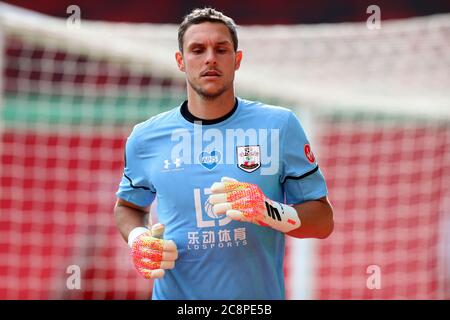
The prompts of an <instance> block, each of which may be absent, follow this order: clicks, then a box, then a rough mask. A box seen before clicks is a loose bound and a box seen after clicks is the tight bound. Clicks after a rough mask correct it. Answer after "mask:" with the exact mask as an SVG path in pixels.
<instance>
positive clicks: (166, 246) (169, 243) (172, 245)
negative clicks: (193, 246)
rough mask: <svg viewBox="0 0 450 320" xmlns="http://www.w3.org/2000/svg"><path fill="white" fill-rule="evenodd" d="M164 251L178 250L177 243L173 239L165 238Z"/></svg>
mask: <svg viewBox="0 0 450 320" xmlns="http://www.w3.org/2000/svg"><path fill="white" fill-rule="evenodd" d="M163 241H164V243H163V251H177V245H176V244H175V242H173V240H163Z"/></svg>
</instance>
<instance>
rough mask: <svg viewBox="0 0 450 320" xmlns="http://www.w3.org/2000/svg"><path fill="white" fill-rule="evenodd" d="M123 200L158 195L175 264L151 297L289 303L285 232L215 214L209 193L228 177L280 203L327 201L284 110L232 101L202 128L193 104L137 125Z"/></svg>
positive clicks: (296, 126)
mask: <svg viewBox="0 0 450 320" xmlns="http://www.w3.org/2000/svg"><path fill="white" fill-rule="evenodd" d="M125 149H126V152H125V169H124V175H123V178H122V181H121V183H120V187H119V190H118V192H117V196H118V197H119V198H121V199H124V200H126V201H129V202H132V203H134V204H136V205H139V206H148V205H150V204H151V203H152V201H153V200H154V199H155V197H157V212H158V220H159V222H160V223H163V224H164V225H165V226H166V231H165V235H164V238H165V239H172V240H173V241H174V242H175V243H176V245H177V247H178V253H179V258H178V259H177V260H176V262H175V268H174V269H172V270H166V274H165V276H164V277H163V278H161V279H157V280H155V281H154V288H153V299H171V300H175V299H284V298H285V287H284V274H283V260H284V247H285V235H284V234H283V233H281V232H279V231H276V230H274V229H271V228H268V227H261V226H257V225H254V224H252V223H246V222H238V221H232V220H230V219H229V218H227V217H226V216H216V215H214V213H213V211H212V207H211V205H209V203H208V202H207V199H208V196H209V194H210V190H209V187H210V186H211V185H212V184H213V183H214V182H217V181H220V179H221V178H222V177H223V176H227V177H231V178H234V179H237V180H239V181H243V182H250V183H254V184H257V185H258V186H259V187H260V188H261V190H262V191H263V192H264V194H265V195H266V196H267V197H268V198H270V199H272V200H275V201H278V202H282V203H288V204H298V203H303V202H305V201H308V200H315V199H319V198H321V197H324V196H325V195H326V194H327V187H326V184H325V180H324V177H323V175H322V173H321V171H320V169H319V167H318V165H317V162H316V160H315V158H314V155H313V153H312V151H311V148H310V145H309V142H308V140H307V138H306V136H305V133H304V131H303V129H302V127H301V124H300V122H299V120H298V119H297V117H296V116H295V115H294V114H293V113H292V112H291V111H290V110H288V109H285V108H281V107H275V106H269V105H265V104H262V103H259V102H252V101H248V100H243V99H240V98H237V99H236V104H235V106H234V108H233V110H232V111H231V112H230V113H229V114H227V115H225V116H224V117H222V118H220V119H216V120H206V121H203V122H202V123H201V124H200V123H198V122H196V121H195V117H194V116H193V115H192V114H190V113H189V111H188V108H187V103H186V102H184V103H183V104H182V105H181V106H180V107H178V108H175V109H173V110H171V111H168V112H165V113H162V114H160V115H157V116H155V117H152V118H151V119H149V120H147V121H145V122H143V123H140V124H138V125H136V126H135V128H134V129H133V132H132V133H131V135H130V136H129V138H128V140H127V143H126V148H125Z"/></svg>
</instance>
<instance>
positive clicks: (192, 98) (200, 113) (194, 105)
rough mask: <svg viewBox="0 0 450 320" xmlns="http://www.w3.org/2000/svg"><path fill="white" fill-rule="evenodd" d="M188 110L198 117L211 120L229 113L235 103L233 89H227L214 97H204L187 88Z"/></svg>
mask: <svg viewBox="0 0 450 320" xmlns="http://www.w3.org/2000/svg"><path fill="white" fill-rule="evenodd" d="M188 101H189V104H188V108H189V112H190V113H192V114H193V115H194V116H196V117H197V118H200V119H205V120H212V119H217V118H220V117H223V116H224V115H226V114H227V113H229V112H230V111H231V110H232V109H233V107H234V103H235V96H234V90H227V91H226V92H224V93H223V94H221V95H220V96H218V97H216V98H214V99H205V98H203V97H201V96H199V95H198V94H197V93H196V92H193V90H188Z"/></svg>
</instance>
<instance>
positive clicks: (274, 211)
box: [266, 201, 301, 233]
mask: <svg viewBox="0 0 450 320" xmlns="http://www.w3.org/2000/svg"><path fill="white" fill-rule="evenodd" d="M266 205H267V213H268V215H269V217H270V218H272V219H271V220H269V221H270V222H269V225H270V226H271V227H272V228H273V229H275V230H278V231H281V232H283V233H288V232H290V231H292V230H294V229H297V228H299V227H300V226H301V221H300V218H299V217H298V213H297V210H295V208H294V207H291V206H289V205H287V204H283V203H279V202H276V201H271V202H270V203H268V202H266Z"/></svg>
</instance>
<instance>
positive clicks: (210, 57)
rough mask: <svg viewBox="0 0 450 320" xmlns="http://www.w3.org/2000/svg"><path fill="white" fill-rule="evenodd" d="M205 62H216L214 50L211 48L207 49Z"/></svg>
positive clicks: (213, 63) (209, 63) (210, 63)
mask: <svg viewBox="0 0 450 320" xmlns="http://www.w3.org/2000/svg"><path fill="white" fill-rule="evenodd" d="M205 64H206V65H215V64H217V59H216V54H215V52H214V50H212V49H208V50H207V52H206V60H205Z"/></svg>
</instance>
